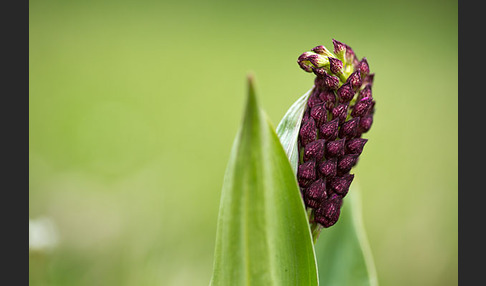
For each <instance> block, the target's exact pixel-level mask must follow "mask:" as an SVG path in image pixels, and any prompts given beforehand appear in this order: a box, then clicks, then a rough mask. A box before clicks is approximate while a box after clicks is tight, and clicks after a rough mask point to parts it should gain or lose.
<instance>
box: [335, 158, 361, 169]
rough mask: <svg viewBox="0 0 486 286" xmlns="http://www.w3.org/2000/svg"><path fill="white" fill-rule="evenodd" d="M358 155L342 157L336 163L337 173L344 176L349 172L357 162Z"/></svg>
mask: <svg viewBox="0 0 486 286" xmlns="http://www.w3.org/2000/svg"><path fill="white" fill-rule="evenodd" d="M358 158H359V155H357V154H348V155H344V156H343V157H342V158H341V159H340V160H339V162H338V165H337V167H338V172H339V173H340V174H345V173H347V172H349V171H351V168H353V167H354V165H356V163H357V162H358Z"/></svg>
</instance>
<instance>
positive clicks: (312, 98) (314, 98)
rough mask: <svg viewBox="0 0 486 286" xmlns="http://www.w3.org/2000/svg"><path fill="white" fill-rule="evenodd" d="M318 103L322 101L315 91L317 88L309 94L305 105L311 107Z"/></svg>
mask: <svg viewBox="0 0 486 286" xmlns="http://www.w3.org/2000/svg"><path fill="white" fill-rule="evenodd" d="M319 104H322V101H321V99H320V98H319V93H318V92H317V90H315V91H314V92H313V93H312V94H311V96H309V99H308V100H307V106H308V107H309V108H312V107H314V106H316V105H319Z"/></svg>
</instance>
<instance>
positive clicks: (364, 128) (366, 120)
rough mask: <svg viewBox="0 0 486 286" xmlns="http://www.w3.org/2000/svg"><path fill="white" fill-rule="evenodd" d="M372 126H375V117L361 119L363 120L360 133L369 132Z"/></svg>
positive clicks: (360, 122) (360, 123) (360, 124)
mask: <svg viewBox="0 0 486 286" xmlns="http://www.w3.org/2000/svg"><path fill="white" fill-rule="evenodd" d="M372 124H373V115H367V116H364V117H361V120H360V121H359V132H360V133H366V132H368V131H369V130H370V128H371V125H372Z"/></svg>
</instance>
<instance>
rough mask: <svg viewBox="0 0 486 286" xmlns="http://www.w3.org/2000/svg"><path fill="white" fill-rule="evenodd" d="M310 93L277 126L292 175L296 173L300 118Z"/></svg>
mask: <svg viewBox="0 0 486 286" xmlns="http://www.w3.org/2000/svg"><path fill="white" fill-rule="evenodd" d="M311 92H312V89H310V90H309V91H307V92H306V93H305V94H304V95H302V96H301V97H300V98H299V99H297V101H296V102H294V104H293V105H292V106H291V107H290V108H289V110H288V111H287V113H285V115H284V117H283V118H282V120H281V121H280V123H279V124H278V126H277V135H278V137H279V138H280V142H281V143H282V146H283V148H284V149H285V153H286V154H287V157H288V158H289V160H290V164H291V166H292V169H293V170H294V173H296V172H297V166H298V164H299V150H298V146H297V139H298V137H299V130H300V123H301V122H302V116H303V115H304V110H305V107H306V105H307V100H308V99H309V95H310V94H311Z"/></svg>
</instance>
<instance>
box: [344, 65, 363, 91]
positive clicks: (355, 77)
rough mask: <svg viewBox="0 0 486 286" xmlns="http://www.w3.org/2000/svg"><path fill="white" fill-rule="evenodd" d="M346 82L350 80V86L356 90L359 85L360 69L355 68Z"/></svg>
mask: <svg viewBox="0 0 486 286" xmlns="http://www.w3.org/2000/svg"><path fill="white" fill-rule="evenodd" d="M346 82H350V83H351V87H352V88H353V89H354V90H358V88H359V87H360V86H361V83H362V81H361V75H360V71H359V70H357V71H355V72H353V73H352V74H351V75H350V76H349V77H348V79H347V81H346Z"/></svg>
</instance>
